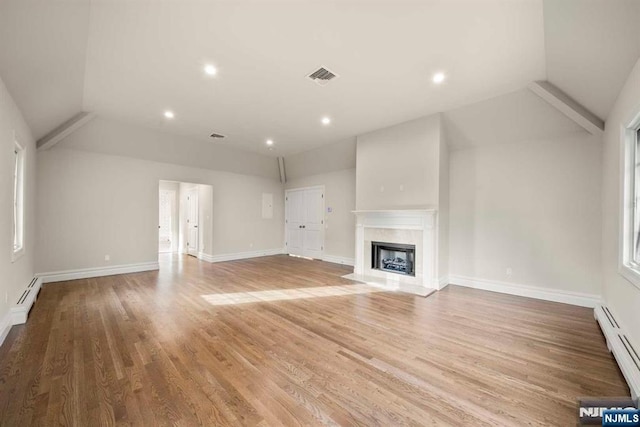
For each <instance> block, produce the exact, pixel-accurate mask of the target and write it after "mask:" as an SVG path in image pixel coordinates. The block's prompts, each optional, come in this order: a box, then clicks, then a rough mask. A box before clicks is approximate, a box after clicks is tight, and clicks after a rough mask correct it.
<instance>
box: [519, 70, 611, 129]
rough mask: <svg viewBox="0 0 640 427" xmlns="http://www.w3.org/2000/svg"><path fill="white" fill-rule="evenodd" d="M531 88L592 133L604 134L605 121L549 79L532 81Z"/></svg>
mask: <svg viewBox="0 0 640 427" xmlns="http://www.w3.org/2000/svg"><path fill="white" fill-rule="evenodd" d="M529 89H531V91H532V92H533V93H535V94H536V95H538V96H539V97H540V98H542V99H544V100H545V101H547V102H548V103H549V104H551V105H552V106H554V107H555V108H556V109H557V110H559V111H560V112H561V113H563V114H564V115H566V116H567V117H569V118H570V119H571V120H573V121H574V122H576V123H577V124H578V125H580V126H582V127H583V128H584V129H585V130H586V131H587V132H589V133H590V134H592V135H602V133H603V132H604V121H602V120H601V119H600V118H599V117H598V116H596V115H595V114H593V113H592V112H591V111H589V110H587V109H586V108H584V107H583V106H582V105H580V104H578V103H577V102H576V101H575V100H574V99H573V98H571V97H570V96H569V95H567V94H566V93H564V92H563V91H561V90H560V89H558V88H557V87H556V86H554V85H552V84H551V83H549V82H548V81H536V82H532V83H531V84H529Z"/></svg>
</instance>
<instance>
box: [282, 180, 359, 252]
mask: <svg viewBox="0 0 640 427" xmlns="http://www.w3.org/2000/svg"><path fill="white" fill-rule="evenodd" d="M316 185H324V187H325V213H324V224H325V235H324V254H325V256H326V257H327V259H330V258H329V257H338V258H345V259H347V260H349V261H350V262H352V261H353V257H354V255H355V250H356V249H355V233H356V228H355V215H354V214H353V213H352V211H354V210H355V207H356V170H355V169H346V170H341V171H335V172H327V173H323V174H318V175H311V176H305V177H298V178H295V179H292V180H290V181H288V182H287V184H286V185H285V188H286V189H291V188H301V187H312V186H316ZM328 208H331V210H332V212H328V211H327V209H328Z"/></svg>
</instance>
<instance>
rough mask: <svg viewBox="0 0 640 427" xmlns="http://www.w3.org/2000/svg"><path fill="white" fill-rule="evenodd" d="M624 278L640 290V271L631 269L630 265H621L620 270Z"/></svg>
mask: <svg viewBox="0 0 640 427" xmlns="http://www.w3.org/2000/svg"><path fill="white" fill-rule="evenodd" d="M618 271H619V272H620V274H621V275H622V277H624V278H625V279H627V280H628V281H629V282H631V283H632V284H633V285H634V286H635V287H636V288H638V289H640V269H635V268H631V267H629V266H628V265H624V264H622V265H620V268H619V269H618Z"/></svg>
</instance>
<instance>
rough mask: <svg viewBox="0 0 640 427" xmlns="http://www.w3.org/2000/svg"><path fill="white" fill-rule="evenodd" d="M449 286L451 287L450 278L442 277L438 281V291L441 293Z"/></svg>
mask: <svg viewBox="0 0 640 427" xmlns="http://www.w3.org/2000/svg"><path fill="white" fill-rule="evenodd" d="M447 286H449V277H448V276H442V277H441V278H440V279H438V290H439V291H441V290H443V289H444V288H446V287H447Z"/></svg>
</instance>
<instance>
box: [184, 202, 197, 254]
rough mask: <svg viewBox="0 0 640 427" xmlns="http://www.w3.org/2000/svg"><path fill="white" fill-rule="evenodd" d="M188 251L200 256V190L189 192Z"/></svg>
mask: <svg viewBox="0 0 640 427" xmlns="http://www.w3.org/2000/svg"><path fill="white" fill-rule="evenodd" d="M187 253H188V254H189V255H193V256H198V192H197V191H189V192H188V193H187Z"/></svg>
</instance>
